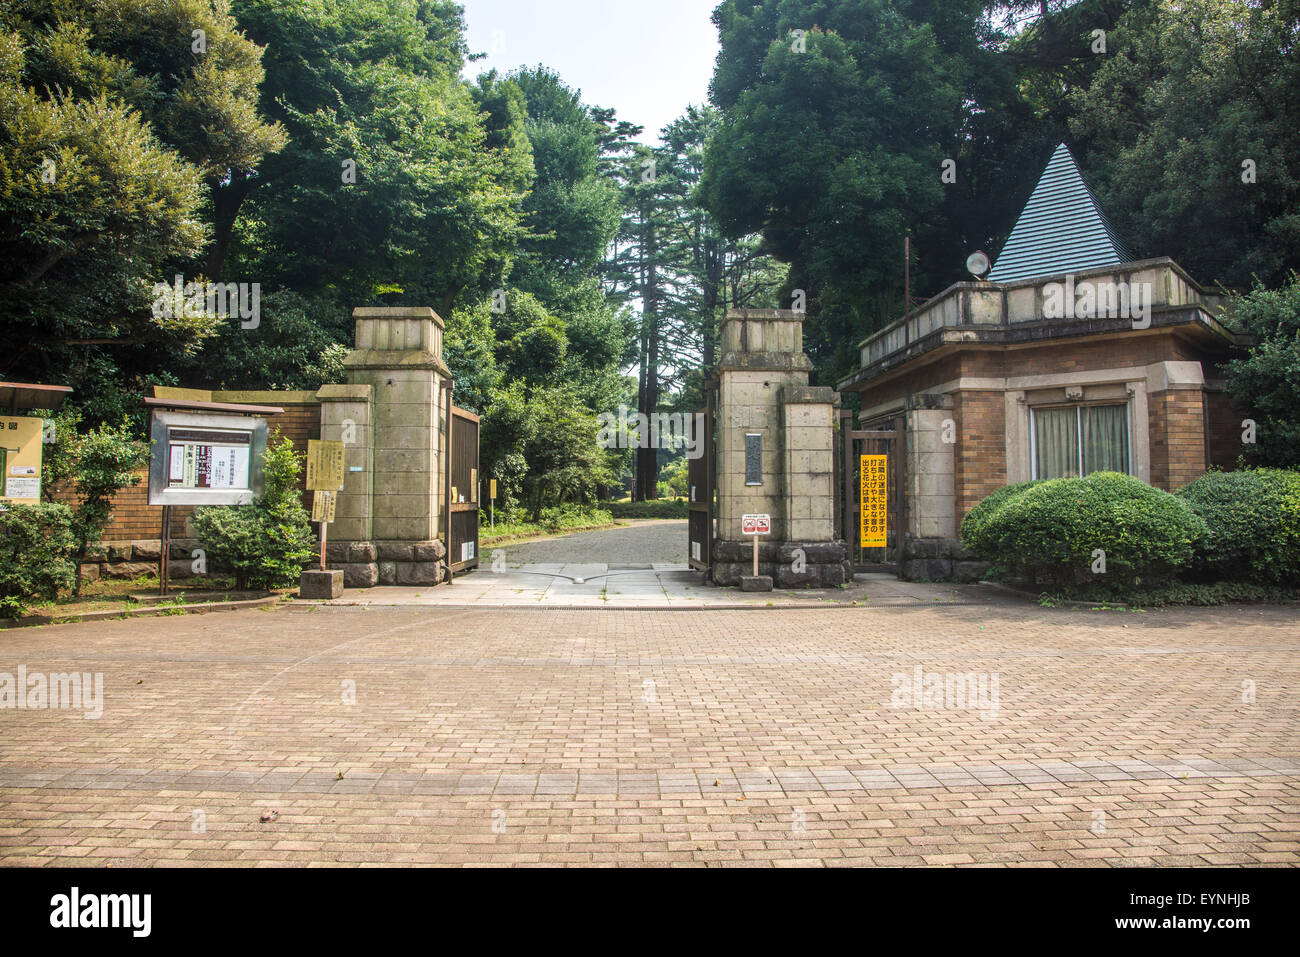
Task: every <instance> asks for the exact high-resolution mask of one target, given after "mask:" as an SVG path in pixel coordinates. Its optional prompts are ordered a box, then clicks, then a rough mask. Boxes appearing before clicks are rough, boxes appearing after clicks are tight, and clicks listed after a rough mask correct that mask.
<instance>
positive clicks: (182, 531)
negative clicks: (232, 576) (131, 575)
mask: <svg viewBox="0 0 1300 957" xmlns="http://www.w3.org/2000/svg"><path fill="white" fill-rule="evenodd" d="M280 407H281V408H283V409H284V411H283V412H282V413H281V414H279V415H276V416H272V417H271V419H270V420H269V422H270V425H269V431H270V433H271V435H274V433H275V431H276V430H277V429H279V430H280V432H281V433H282V434H283V435H284V436H286V437H287V438H289V439H290V440H292V441H293V445H294V448H295V449H297V450H298V451H299V452H302V453H306V451H307V442H308V440H310V439H319V438H320V406H319V405H316V404H311V405H287V404H281V406H280ZM137 474H139V476H140V484H138V485H135V486H132V487H130V488H125V489H123V490H122V491H120V492H118V493H117V495H116V496H115V497H114V499H113V517H112V519H111V520H110V521H109V523H108V527H107V528H106V529H105V530H104V534H103V536H102V538H101V540H102V541H105V542H135V541H157V540H158V538H159V536H160V534H161V531H162V506H161V505H150V504H149V470H148V469H141V470H140V471H139V472H138V473H137ZM301 484H302V487H304V488H305V487H306V484H307V477H306V475H305V474H304V475H303V477H302V482H301ZM54 497H55V500H56V501H60V502H67V503H69V504H75V502H76V496H75V495H74V494H72V492H71V491H70V490H68V489H59V490H57V491H56V492H55V495H54ZM304 502H305V503H306V504H307V505H308V506H309V507H310V505H311V500H310V496H304ZM193 513H194V509H193V508H191V507H188V506H174V507H173V508H172V527H171V534H172V536H173V537H174V538H185V537H188V536H187V531H186V526H187V522H188V520H189V517H190V516H191V515H192V514H193Z"/></svg>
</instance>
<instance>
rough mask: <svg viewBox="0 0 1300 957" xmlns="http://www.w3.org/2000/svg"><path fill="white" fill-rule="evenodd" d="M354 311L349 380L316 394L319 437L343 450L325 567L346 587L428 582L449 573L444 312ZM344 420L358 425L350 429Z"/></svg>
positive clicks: (447, 379)
mask: <svg viewBox="0 0 1300 957" xmlns="http://www.w3.org/2000/svg"><path fill="white" fill-rule="evenodd" d="M352 316H353V318H354V319H355V320H356V348H355V349H354V350H353V351H352V352H350V353H348V356H347V358H346V359H344V360H343V365H344V368H345V369H346V370H347V377H348V384H347V385H346V386H327V387H326V388H325V389H322V390H321V393H320V398H321V400H322V435H323V437H325V438H329V439H335V440H338V439H342V440H343V441H345V443H346V445H347V453H348V454H347V458H346V461H347V465H348V474H347V477H346V484H345V485H344V490H343V492H342V494H341V495H340V497H339V508H338V512H339V518H340V519H341V520H342V521H341V522H336V526H337V527H336V529H335V534H336V535H338V536H339V538H338V541H337V543H336V542H334V541H333V540H331V543H330V545H329V549H328V551H329V554H328V555H327V558H328V560H329V566H330V567H331V568H341V569H342V570H343V572H344V576H345V582H344V584H346V585H348V586H350V587H369V586H373V585H374V584H376V583H378V584H381V585H434V584H437V583H439V582H441V581H444V580H445V579H446V573H447V572H446V566H445V564H444V563H443V559H444V558H445V557H446V549H445V547H444V545H443V544H442V542H441V541H439V540H438V536H439V533H440V532H441V520H442V517H443V516H442V475H443V473H444V471H445V465H446V463H445V462H444V461H443V449H444V444H445V440H446V435H447V428H448V425H449V423H447V422H446V421H445V419H446V412H445V406H446V404H447V389H448V383H449V382H450V380H451V373H450V372H449V371H448V369H447V366H446V364H445V363H444V362H443V360H442V329H443V323H442V319H441V317H439V316H438V314H437V313H436V312H434V311H433V310H432V309H429V308H427V307H425V308H405V307H404V308H368V309H356V310H354V311H353V313H352ZM345 423H348V424H350V425H352V426H355V427H356V428H355V430H354V431H353V432H352V434H350V435H348V434H344V428H345ZM349 439H350V440H351V441H349Z"/></svg>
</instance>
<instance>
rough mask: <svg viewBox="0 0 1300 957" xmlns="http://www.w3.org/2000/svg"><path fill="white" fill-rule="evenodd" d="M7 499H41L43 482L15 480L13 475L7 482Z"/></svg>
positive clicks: (5, 489)
mask: <svg viewBox="0 0 1300 957" xmlns="http://www.w3.org/2000/svg"><path fill="white" fill-rule="evenodd" d="M4 491H5V496H6V497H7V498H40V497H41V480H40V479H39V478H14V477H13V476H12V475H11V476H10V477H9V479H8V480H7V481H6V482H5V486H4Z"/></svg>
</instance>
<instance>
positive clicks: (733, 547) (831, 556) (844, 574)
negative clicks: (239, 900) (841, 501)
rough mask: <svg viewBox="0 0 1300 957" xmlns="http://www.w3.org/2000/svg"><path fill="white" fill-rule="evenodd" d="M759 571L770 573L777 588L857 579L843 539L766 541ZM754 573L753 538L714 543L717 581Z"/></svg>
mask: <svg viewBox="0 0 1300 957" xmlns="http://www.w3.org/2000/svg"><path fill="white" fill-rule="evenodd" d="M801 552H802V554H800V553H801ZM796 569H797V570H796ZM758 573H759V575H767V576H770V577H771V579H772V581H773V582H774V583H775V585H776V587H777V588H834V587H835V586H837V585H844V584H847V583H849V582H851V581H853V567H852V565H850V564H849V561H848V550H847V548H846V547H845V545H844V543H843V542H772V541H765V542H762V543H761V544H760V545H759V546H758ZM753 574H754V544H753V542H752V541H750V540H746V541H743V542H724V541H717V542H714V543H713V563H712V569H711V571H710V577H711V579H712V581H713V584H715V585H721V586H724V587H730V586H735V585H739V584H740V580H741V579H742V578H747V577H749V576H751V575H753Z"/></svg>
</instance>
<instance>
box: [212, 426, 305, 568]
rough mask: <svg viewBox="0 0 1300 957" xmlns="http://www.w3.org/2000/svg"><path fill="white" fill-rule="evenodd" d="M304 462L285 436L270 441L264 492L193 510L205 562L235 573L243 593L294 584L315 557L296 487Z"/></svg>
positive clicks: (265, 469)
mask: <svg viewBox="0 0 1300 957" xmlns="http://www.w3.org/2000/svg"><path fill="white" fill-rule="evenodd" d="M276 437H277V438H278V437H279V433H277V434H276ZM302 460H303V456H301V455H299V454H298V453H297V452H295V451H294V450H293V443H292V442H291V441H290V440H289V439H284V440H283V441H282V442H279V443H276V442H274V441H272V442H270V443H268V444H267V448H266V452H265V453H264V455H263V457H262V461H263V463H264V468H263V472H262V474H263V480H264V486H263V491H262V494H261V495H260V496H259V497H258V498H257V499H256V500H255V501H254V502H253V504H252V505H231V506H209V507H207V508H200V509H196V510H195V512H194V518H193V523H194V531H195V534H196V535H198V538H199V542H200V544H201V545H202V546H203V548H204V549H205V550H206V551H207V553H208V559H209V561H211V562H212V564H214V565H215V566H216V567H218V568H220V569H222V570H225V571H228V572H230V573H231V574H233V575H234V576H235V587H236V588H237V589H239V590H241V591H242V590H245V589H247V588H250V587H252V588H281V587H285V586H289V585H294V584H297V582H298V579H299V576H301V575H302V570H303V568H305V567H306V566H307V565H308V564H310V563H311V561H312V560H313V559H314V558H315V557H316V555H317V551H316V548H315V544H314V543H315V536H314V535H313V534H312V530H311V524H310V516H309V515H308V514H307V510H306V509H305V508H303V506H302V494H301V492H300V491H299V489H298V477H299V475H300V474H301V472H302Z"/></svg>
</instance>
